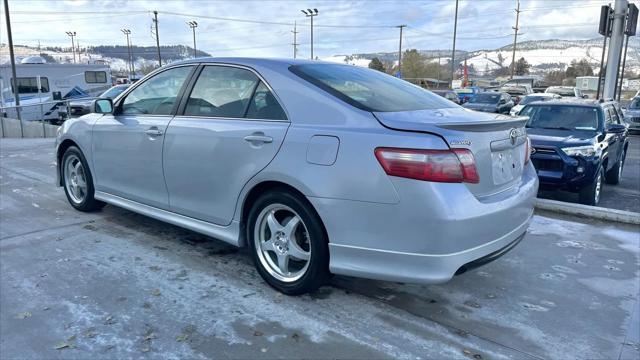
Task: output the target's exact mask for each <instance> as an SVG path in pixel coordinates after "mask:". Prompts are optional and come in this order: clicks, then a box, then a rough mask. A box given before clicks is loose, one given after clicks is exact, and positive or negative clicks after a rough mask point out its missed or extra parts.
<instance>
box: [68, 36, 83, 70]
mask: <svg viewBox="0 0 640 360" xmlns="http://www.w3.org/2000/svg"><path fill="white" fill-rule="evenodd" d="M66 33H67V35H69V37H70V38H71V53H72V54H73V63H74V64H75V63H76V44H75V43H74V42H73V38H74V37H75V36H76V32H75V31H67V32H66ZM79 55H80V54H78V57H80V56H79Z"/></svg>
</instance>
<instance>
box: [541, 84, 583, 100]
mask: <svg viewBox="0 0 640 360" xmlns="http://www.w3.org/2000/svg"><path fill="white" fill-rule="evenodd" d="M544 92H545V93H547V94H549V93H550V94H558V95H560V96H562V97H569V98H572V97H574V98H581V99H586V98H588V97H589V96H587V95H585V94H583V93H582V90H580V89H578V88H577V87H574V86H549V87H548V88H547V89H546V90H545V91H544Z"/></svg>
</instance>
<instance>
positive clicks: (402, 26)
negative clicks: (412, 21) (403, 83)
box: [398, 25, 407, 79]
mask: <svg viewBox="0 0 640 360" xmlns="http://www.w3.org/2000/svg"><path fill="white" fill-rule="evenodd" d="M398 27H399V28H400V45H399V46H398V77H399V78H400V79H402V29H403V28H405V27H407V25H398Z"/></svg>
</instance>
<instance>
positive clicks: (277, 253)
mask: <svg viewBox="0 0 640 360" xmlns="http://www.w3.org/2000/svg"><path fill="white" fill-rule="evenodd" d="M246 229H247V233H246V235H247V236H246V238H247V240H248V244H249V250H250V251H251V256H252V257H253V261H254V264H255V266H256V269H257V270H258V273H259V274H260V276H262V278H263V279H264V280H265V281H266V282H267V283H268V284H269V285H271V286H272V287H274V288H275V289H276V290H278V291H280V292H282V293H284V294H287V295H301V294H305V293H309V292H313V291H315V290H316V289H318V288H319V287H320V286H322V285H323V284H324V283H325V282H326V281H327V279H328V276H329V248H328V239H327V235H326V232H325V230H324V226H323V225H322V221H321V219H320V217H319V216H318V214H317V213H316V212H315V210H314V209H313V207H312V206H311V204H309V202H308V201H307V200H306V199H305V198H304V197H302V196H300V195H298V194H296V193H293V192H290V191H287V190H272V191H270V192H267V193H265V194H263V195H261V196H260V197H259V198H258V199H257V200H256V201H255V202H254V204H253V206H252V207H251V210H250V212H249V216H248V218H247V226H246ZM274 230H275V231H274ZM305 258H306V260H305Z"/></svg>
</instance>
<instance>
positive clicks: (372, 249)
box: [56, 58, 538, 294]
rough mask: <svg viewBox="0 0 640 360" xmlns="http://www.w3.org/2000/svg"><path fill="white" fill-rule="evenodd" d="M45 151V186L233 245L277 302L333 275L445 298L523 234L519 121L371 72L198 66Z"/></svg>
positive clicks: (317, 65) (168, 77)
mask: <svg viewBox="0 0 640 360" xmlns="http://www.w3.org/2000/svg"><path fill="white" fill-rule="evenodd" d="M95 110H96V112H97V113H93V114H88V115H85V116H82V117H79V118H75V119H72V120H70V121H67V122H65V123H64V124H63V126H62V127H61V130H60V131H59V133H58V137H57V140H56V154H57V162H58V164H59V165H58V167H57V171H58V176H59V185H60V186H63V188H64V191H65V194H66V196H67V199H68V201H69V203H70V204H71V206H73V207H74V208H75V209H77V210H80V211H93V210H97V209H100V208H101V207H102V206H104V204H105V203H109V204H113V205H116V206H119V207H123V208H126V209H129V210H131V211H134V212H138V213H141V214H144V215H147V216H150V217H154V218H156V219H160V220H162V221H166V222H169V223H172V224H175V225H178V226H182V227H185V228H188V229H191V230H193V231H197V232H200V233H203V234H206V235H209V236H213V237H216V238H218V239H220V240H223V241H226V242H229V243H231V244H233V245H236V246H247V247H248V248H249V253H250V254H251V256H252V258H253V260H254V263H255V265H256V268H257V271H258V273H259V274H260V275H261V276H262V277H263V278H264V279H265V280H266V282H268V283H269V284H270V285H272V286H273V287H275V288H276V289H278V290H280V291H282V292H284V293H287V294H301V293H305V292H308V291H313V290H314V289H316V288H317V287H318V286H320V285H322V284H323V282H324V281H325V280H326V279H327V277H328V276H329V274H330V273H334V274H342V275H349V276H359V277H365V278H373V279H382V280H390V281H402V282H413V283H425V284H426V283H442V282H446V281H448V280H449V279H451V278H452V277H453V276H454V275H455V274H461V273H463V272H465V271H467V270H469V269H472V268H474V267H476V266H479V265H481V264H484V263H486V262H488V261H490V260H493V259H495V258H497V257H499V256H500V255H502V254H503V253H505V252H507V251H508V250H510V249H511V248H512V247H514V246H515V245H516V244H517V243H518V242H519V241H520V240H521V239H522V238H523V236H524V234H525V231H526V229H527V227H528V224H529V222H530V220H531V217H532V214H533V204H534V201H535V195H536V192H537V190H538V178H537V177H536V174H535V170H534V168H533V166H532V165H531V163H530V161H529V157H528V155H529V153H530V151H529V149H528V140H527V137H526V133H525V129H524V125H525V122H526V119H524V118H511V117H508V118H507V117H502V116H496V115H491V114H483V113H478V112H470V111H467V110H464V109H462V108H461V107H459V106H458V105H456V104H453V103H452V102H451V101H448V100H446V99H444V98H442V97H440V96H437V95H435V94H433V93H431V92H429V91H427V90H424V89H421V88H419V87H417V86H414V85H411V84H410V83H408V82H406V81H403V80H400V79H397V78H395V77H393V76H390V75H387V74H384V73H382V72H379V71H375V70H370V69H366V68H359V67H355V66H349V65H343V64H335V63H328V62H320V61H308V60H293V59H290V60H278V59H246V58H238V59H235V58H199V59H194V60H188V61H183V62H175V63H171V64H169V65H166V66H165V67H163V68H160V69H158V70H156V71H154V72H153V73H151V74H149V75H147V76H146V77H145V78H144V79H142V80H140V81H139V82H137V83H136V84H133V85H132V86H131V87H130V88H129V89H127V90H126V91H125V92H124V93H123V94H122V95H120V96H119V97H118V98H116V99H115V101H112V100H110V99H99V100H96V101H95Z"/></svg>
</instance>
